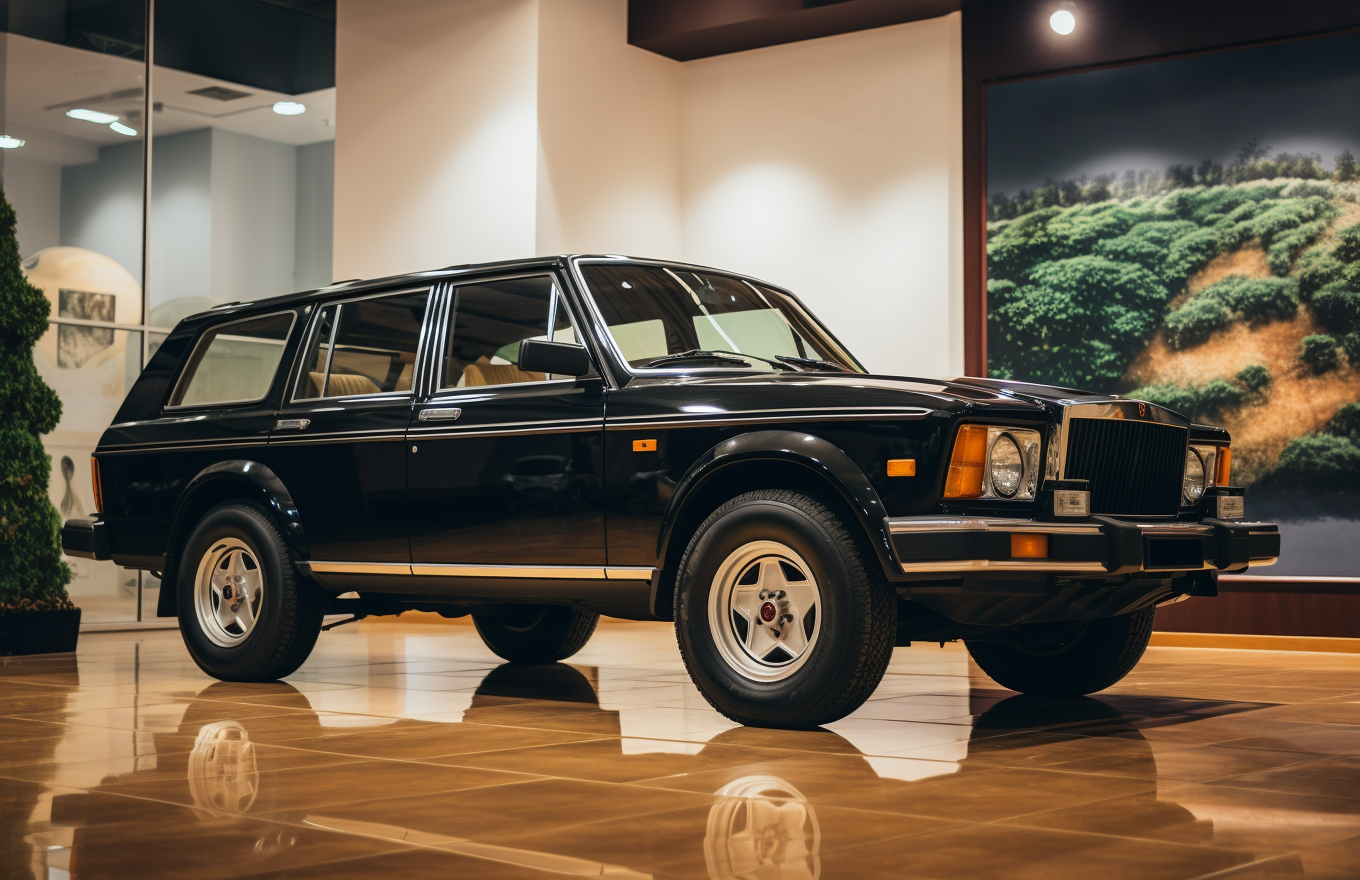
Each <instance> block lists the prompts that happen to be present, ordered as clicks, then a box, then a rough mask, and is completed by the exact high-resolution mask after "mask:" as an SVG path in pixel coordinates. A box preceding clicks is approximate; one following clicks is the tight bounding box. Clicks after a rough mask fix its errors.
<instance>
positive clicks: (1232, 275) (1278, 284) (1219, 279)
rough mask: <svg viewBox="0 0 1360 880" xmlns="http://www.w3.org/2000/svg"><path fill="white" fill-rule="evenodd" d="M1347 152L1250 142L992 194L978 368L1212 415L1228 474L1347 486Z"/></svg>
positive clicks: (1352, 279)
mask: <svg viewBox="0 0 1360 880" xmlns="http://www.w3.org/2000/svg"><path fill="white" fill-rule="evenodd" d="M1356 164H1357V163H1356V160H1355V159H1354V157H1353V156H1352V155H1351V153H1350V152H1349V151H1347V152H1344V153H1342V154H1341V155H1339V156H1337V157H1336V158H1335V160H1334V163H1333V167H1332V168H1330V169H1329V168H1328V167H1326V165H1324V163H1323V161H1322V159H1321V157H1320V156H1316V155H1299V154H1289V153H1282V154H1278V155H1275V156H1273V157H1272V156H1271V154H1270V151H1269V150H1268V149H1267V148H1263V147H1260V146H1259V145H1258V144H1257V143H1256V142H1254V141H1253V142H1250V143H1248V144H1247V145H1246V146H1245V147H1244V148H1243V149H1242V150H1241V152H1240V153H1239V154H1238V156H1237V159H1236V160H1235V161H1233V162H1232V163H1231V164H1229V165H1228V166H1227V167H1226V168H1225V167H1223V166H1221V165H1219V164H1216V163H1214V162H1211V161H1205V162H1203V163H1200V164H1199V165H1195V166H1191V165H1173V166H1171V167H1170V168H1168V169H1166V171H1165V172H1164V173H1161V174H1155V173H1150V172H1146V171H1144V172H1139V173H1135V172H1128V173H1126V174H1125V175H1123V176H1122V177H1115V176H1104V177H1100V178H1096V179H1094V180H1086V179H1079V180H1068V181H1062V182H1050V183H1048V184H1046V185H1045V186H1043V187H1040V188H1038V189H1036V190H1034V191H1029V192H1025V191H1022V192H1020V193H1018V194H1016V195H1014V196H1010V195H1005V194H998V195H995V196H993V197H992V199H991V200H990V202H989V205H988V217H989V220H988V236H987V278H988V281H987V309H988V311H987V320H988V336H987V339H988V342H987V362H988V372H989V374H990V375H992V376H996V377H999V378H1013V379H1024V380H1028V381H1038V382H1046V383H1051V384H1055V385H1062V386H1068V387H1075V388H1082V389H1087V390H1092V391H1100V392H1109V393H1120V394H1126V395H1128V396H1131V397H1137V398H1140V399H1144V400H1149V401H1152V402H1154V403H1158V404H1162V405H1164V406H1167V407H1170V408H1171V409H1174V410H1177V411H1179V412H1182V413H1184V414H1186V415H1188V416H1190V417H1192V418H1195V419H1197V420H1199V421H1203V422H1208V423H1212V424H1221V425H1224V426H1225V427H1227V428H1228V429H1229V430H1230V431H1231V432H1232V434H1233V438H1234V442H1233V450H1234V461H1235V465H1234V480H1233V481H1234V483H1239V484H1247V485H1250V484H1254V483H1255V484H1261V485H1265V486H1271V487H1274V488H1278V489H1281V490H1290V489H1306V490H1309V491H1314V492H1327V493H1337V492H1342V493H1353V492H1357V491H1360V182H1357V176H1358V175H1357V167H1356Z"/></svg>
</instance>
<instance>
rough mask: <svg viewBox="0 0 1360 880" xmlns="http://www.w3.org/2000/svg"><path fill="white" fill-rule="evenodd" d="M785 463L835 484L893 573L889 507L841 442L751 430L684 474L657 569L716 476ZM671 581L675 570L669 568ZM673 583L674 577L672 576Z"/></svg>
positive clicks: (664, 525) (665, 522)
mask: <svg viewBox="0 0 1360 880" xmlns="http://www.w3.org/2000/svg"><path fill="white" fill-rule="evenodd" d="M761 461H766V462H771V461H777V462H784V463H787V464H793V465H797V466H800V467H804V468H807V469H808V470H810V471H812V472H813V473H815V474H817V475H818V476H819V477H821V479H822V480H823V481H824V482H826V483H827V484H829V486H831V487H833V488H834V489H835V490H836V491H837V493H838V494H839V495H840V499H841V501H843V502H844V503H845V504H846V506H847V507H849V508H850V510H851V511H853V512H854V514H855V517H856V519H858V520H859V523H860V527H861V528H862V529H863V530H864V534H865V535H866V536H867V537H868V538H869V542H870V544H872V545H873V548H874V551H875V552H876V553H877V554H878V557H879V563H880V564H881V565H882V566H883V570H884V572H885V573H887V574H890V575H891V574H893V573H895V566H896V562H895V561H894V556H893V551H892V546H891V542H890V539H889V536H888V533H887V531H886V529H885V527H884V516H885V510H884V507H883V502H882V500H881V499H880V498H879V497H878V492H877V491H876V490H875V489H874V487H873V486H872V485H871V484H870V483H869V479H868V478H867V477H866V476H865V475H864V471H863V470H861V469H860V467H859V466H858V465H856V464H855V463H854V461H852V460H851V459H850V457H849V456H848V455H846V454H845V452H844V451H843V450H841V449H840V447H838V446H836V445H835V444H833V443H831V442H830V441H828V440H825V439H823V438H821V437H818V436H816V435H814V434H806V433H803V432H801V431H753V432H751V433H749V434H740V435H738V436H736V437H733V438H731V439H729V440H725V441H723V442H722V443H719V444H718V445H717V446H714V447H713V448H712V449H710V450H709V451H708V452H706V453H704V454H703V455H702V456H700V458H699V459H698V460H697V461H696V462H695V463H694V465H693V466H692V467H691V468H690V470H689V472H688V473H687V474H685V476H684V478H683V479H682V480H681V481H680V483H679V485H678V486H676V488H675V493H674V494H673V495H672V496H671V500H670V504H669V505H668V506H667V508H666V513H665V515H664V516H663V517H662V521H661V532H660V534H659V535H658V537H657V547H656V558H657V565H658V568H661V569H664V568H665V566H666V560H667V559H668V558H669V556H670V553H671V550H672V549H674V548H672V547H671V541H672V539H673V538H674V537H675V529H676V526H677V525H678V524H679V523H680V522H681V521H682V520H683V518H684V513H685V508H686V505H687V504H688V503H689V501H690V500H691V499H692V498H693V497H694V496H695V495H696V493H698V492H699V490H700V489H701V488H702V487H704V486H706V485H708V484H709V482H710V481H711V480H713V479H717V478H720V477H721V476H722V473H723V472H724V471H726V470H727V469H728V468H732V467H735V466H738V465H742V464H747V463H753V462H761ZM667 574H668V575H670V578H665V579H666V580H671V578H673V576H674V572H668V573H667ZM672 583H673V581H672ZM665 601H666V597H665V596H661V595H657V596H654V597H653V605H654V608H653V610H654V611H656V610H661V611H664V612H665V617H664V619H669V618H670V612H669V609H668V608H667V609H657V608H656V607H655V605H656V604H657V603H658V602H662V603H664V602H665Z"/></svg>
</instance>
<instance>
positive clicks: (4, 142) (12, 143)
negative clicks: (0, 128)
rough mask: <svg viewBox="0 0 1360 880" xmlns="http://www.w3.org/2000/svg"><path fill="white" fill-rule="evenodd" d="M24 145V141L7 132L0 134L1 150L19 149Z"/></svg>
mask: <svg viewBox="0 0 1360 880" xmlns="http://www.w3.org/2000/svg"><path fill="white" fill-rule="evenodd" d="M23 145H24V142H23V141H22V140H20V139H19V138H16V137H10V136H9V135H7V134H0V150H17V149H19V148H20V147H22V146H23Z"/></svg>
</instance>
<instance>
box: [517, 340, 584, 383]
mask: <svg viewBox="0 0 1360 880" xmlns="http://www.w3.org/2000/svg"><path fill="white" fill-rule="evenodd" d="M519 368H520V369H521V370H528V371H529V372H531V373H557V374H558V375H562V376H584V375H586V374H588V373H589V372H590V371H591V369H592V367H591V365H590V355H589V354H587V353H586V349H585V346H583V345H572V344H571V343H569V342H549V341H548V340H546V339H526V340H524V341H523V342H521V343H520V344H519Z"/></svg>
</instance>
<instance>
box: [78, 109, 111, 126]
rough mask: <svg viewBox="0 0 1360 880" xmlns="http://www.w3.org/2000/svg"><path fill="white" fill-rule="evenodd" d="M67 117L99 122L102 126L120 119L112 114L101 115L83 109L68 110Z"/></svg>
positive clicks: (94, 111) (95, 111)
mask: <svg viewBox="0 0 1360 880" xmlns="http://www.w3.org/2000/svg"><path fill="white" fill-rule="evenodd" d="M66 115H67V116H69V117H71V118H72V119H82V120H84V121H85V122H97V123H98V124H100V125H108V124H109V123H110V122H117V121H118V117H117V116H115V115H114V114H112V113H100V112H99V111H98V110H84V109H81V108H76V109H75V110H67V111H66Z"/></svg>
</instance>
